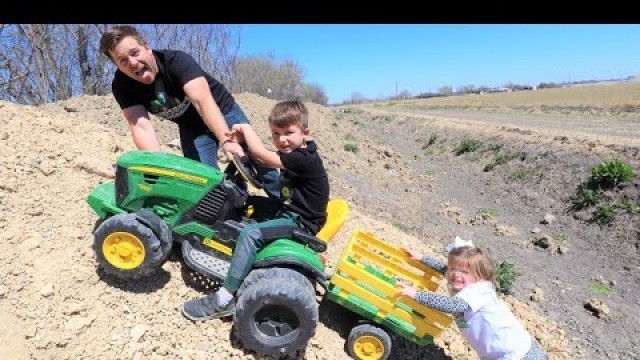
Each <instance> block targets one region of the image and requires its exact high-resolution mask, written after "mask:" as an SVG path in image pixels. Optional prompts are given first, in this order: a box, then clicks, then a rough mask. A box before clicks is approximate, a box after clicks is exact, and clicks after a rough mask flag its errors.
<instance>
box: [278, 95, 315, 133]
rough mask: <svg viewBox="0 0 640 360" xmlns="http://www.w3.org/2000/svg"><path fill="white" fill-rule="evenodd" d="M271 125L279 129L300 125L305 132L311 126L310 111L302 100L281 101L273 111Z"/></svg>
mask: <svg viewBox="0 0 640 360" xmlns="http://www.w3.org/2000/svg"><path fill="white" fill-rule="evenodd" d="M269 124H270V125H273V126H275V127H277V128H283V127H287V126H291V125H299V126H300V128H301V129H303V130H304V129H306V128H307V127H308V126H309V110H308V109H307V107H306V105H305V104H304V103H303V102H302V101H301V100H300V99H295V100H285V101H281V102H279V103H277V104H276V105H275V106H274V107H273V109H271V113H270V114H269Z"/></svg>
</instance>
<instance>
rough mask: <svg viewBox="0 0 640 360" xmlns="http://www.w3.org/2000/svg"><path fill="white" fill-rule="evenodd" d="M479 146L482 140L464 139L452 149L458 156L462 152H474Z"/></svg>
mask: <svg viewBox="0 0 640 360" xmlns="http://www.w3.org/2000/svg"><path fill="white" fill-rule="evenodd" d="M480 146H482V141H480V140H473V139H465V140H462V141H461V142H460V144H458V146H456V148H455V149H453V152H454V153H455V154H456V156H459V155H462V154H464V153H468V152H474V151H476V150H478V149H479V148H480Z"/></svg>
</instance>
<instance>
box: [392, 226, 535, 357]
mask: <svg viewBox="0 0 640 360" xmlns="http://www.w3.org/2000/svg"><path fill="white" fill-rule="evenodd" d="M404 250H405V251H406V252H407V253H408V254H409V256H410V257H411V258H412V259H414V260H418V261H421V262H422V263H423V264H425V265H427V266H429V267H431V268H433V269H434V270H436V271H438V272H440V273H441V274H444V275H445V276H446V278H447V282H448V286H449V291H450V293H451V294H452V295H453V296H451V297H449V296H443V295H439V294H435V293H432V292H428V291H416V289H415V288H413V287H412V286H410V285H402V286H401V290H400V292H399V294H400V295H405V296H409V297H411V298H413V299H415V300H416V301H417V302H419V303H421V304H424V305H426V306H429V307H431V308H434V309H437V310H440V311H444V312H447V313H450V314H453V316H454V319H455V321H456V324H457V325H458V327H459V328H460V332H461V333H462V336H463V337H464V338H465V339H466V341H467V342H468V344H469V345H470V346H471V347H472V348H473V349H474V350H475V351H476V353H477V354H478V357H479V358H480V359H481V360H488V359H491V360H498V359H500V360H546V359H547V355H546V353H545V352H544V350H543V349H542V348H541V347H540V344H538V342H537V341H536V340H535V339H534V338H533V337H532V336H531V335H530V334H529V333H528V332H527V330H526V329H525V328H524V326H522V324H521V323H520V322H519V321H518V320H517V319H516V317H515V316H514V315H513V313H512V312H511V311H510V310H509V308H508V307H507V305H506V304H505V303H504V302H502V301H501V300H500V299H499V298H498V297H497V294H496V291H495V287H494V281H495V266H494V264H493V261H492V260H491V259H490V258H489V256H488V255H486V254H484V252H483V251H482V250H480V249H479V248H476V247H474V246H473V243H472V241H470V240H469V241H466V240H462V239H460V238H459V237H456V239H455V241H454V243H452V244H449V246H447V252H448V259H447V260H448V261H447V264H444V263H443V262H441V261H439V260H437V259H434V258H431V257H429V256H422V255H421V254H420V253H418V252H416V251H414V250H410V249H406V248H405V249H404Z"/></svg>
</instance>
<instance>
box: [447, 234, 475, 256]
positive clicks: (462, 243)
mask: <svg viewBox="0 0 640 360" xmlns="http://www.w3.org/2000/svg"><path fill="white" fill-rule="evenodd" d="M465 246H469V247H473V241H471V240H463V239H461V238H460V237H459V236H456V239H455V240H454V241H453V242H452V243H451V244H449V245H447V252H451V251H452V250H453V249H457V248H460V247H465Z"/></svg>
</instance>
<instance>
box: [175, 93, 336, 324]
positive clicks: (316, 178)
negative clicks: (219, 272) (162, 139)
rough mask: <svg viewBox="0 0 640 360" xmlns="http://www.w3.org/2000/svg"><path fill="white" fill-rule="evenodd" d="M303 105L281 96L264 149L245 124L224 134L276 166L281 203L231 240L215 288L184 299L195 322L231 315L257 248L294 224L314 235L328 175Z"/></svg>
mask: <svg viewBox="0 0 640 360" xmlns="http://www.w3.org/2000/svg"><path fill="white" fill-rule="evenodd" d="M308 115H309V113H308V110H307V107H306V106H305V105H304V104H303V103H302V102H301V101H299V100H291V101H282V102H280V103H278V104H276V105H275V106H274V108H273V109H272V110H271V113H270V115H269V128H270V129H271V141H272V143H273V146H274V147H275V148H276V151H275V152H273V151H270V150H268V149H267V148H266V147H265V146H264V144H263V143H262V141H261V140H260V138H259V137H258V136H257V135H256V133H255V132H254V130H253V129H252V128H251V126H250V125H249V124H235V125H233V127H232V131H231V133H230V134H229V136H230V137H231V138H232V139H234V141H238V142H239V143H243V142H244V143H246V145H247V147H248V150H249V152H250V153H251V156H252V158H253V159H254V160H256V161H257V162H258V163H260V164H261V165H263V166H266V167H273V168H278V169H281V175H280V200H281V206H280V210H279V211H278V213H277V215H276V216H275V218H273V219H272V220H268V221H263V222H258V223H253V224H247V225H246V226H245V227H244V228H243V229H242V231H241V232H240V235H239V236H238V240H237V242H236V246H235V249H234V251H233V257H232V258H231V264H230V266H229V271H228V273H227V277H226V278H225V280H224V282H223V284H222V287H221V288H220V289H219V290H218V291H216V292H215V293H213V294H211V295H208V296H205V297H202V298H199V299H193V300H189V301H187V302H185V304H184V307H183V308H182V313H183V315H184V316H185V317H187V318H188V319H191V320H194V321H200V320H206V319H211V318H219V317H224V316H229V315H232V314H233V312H234V311H235V304H236V301H235V296H234V294H235V292H236V291H237V290H238V288H239V287H240V285H241V284H242V281H243V280H244V278H245V277H246V276H247V275H248V274H249V272H250V271H251V267H252V265H253V262H254V261H255V258H256V254H257V252H258V251H259V250H260V249H262V248H264V247H265V246H267V245H268V244H270V243H271V242H272V241H274V240H276V239H279V238H282V237H290V236H291V234H292V233H293V230H294V229H303V230H306V231H307V232H309V233H310V234H316V233H317V232H318V231H320V228H321V227H322V226H323V225H324V223H325V221H326V219H327V213H326V208H327V203H328V202H329V180H328V178H327V172H326V170H325V168H324V165H323V162H322V159H321V158H320V155H319V154H318V152H317V146H316V143H315V141H313V140H310V139H308V136H309V133H310V130H309V127H308Z"/></svg>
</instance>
